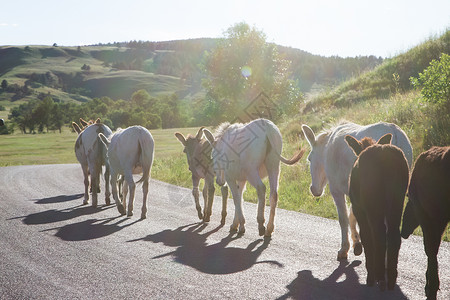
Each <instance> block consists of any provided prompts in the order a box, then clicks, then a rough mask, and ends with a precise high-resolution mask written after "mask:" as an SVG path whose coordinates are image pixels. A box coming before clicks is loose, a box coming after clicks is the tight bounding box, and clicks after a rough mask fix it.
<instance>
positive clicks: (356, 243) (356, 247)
mask: <svg viewBox="0 0 450 300" xmlns="http://www.w3.org/2000/svg"><path fill="white" fill-rule="evenodd" d="M348 220H349V223H350V232H351V236H352V240H353V253H354V254H355V255H356V256H358V255H361V253H362V244H361V239H360V237H359V233H358V229H356V224H357V221H356V217H355V215H354V214H353V208H352V207H350V214H349V216H348Z"/></svg>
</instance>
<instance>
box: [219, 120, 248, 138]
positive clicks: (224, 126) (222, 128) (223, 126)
mask: <svg viewBox="0 0 450 300" xmlns="http://www.w3.org/2000/svg"><path fill="white" fill-rule="evenodd" d="M242 126H243V124H242V123H234V124H231V123H230V122H224V123H222V124H220V125H219V126H218V127H217V128H216V130H215V132H214V136H215V137H216V139H220V138H221V137H222V136H223V135H224V134H225V132H226V131H227V130H228V129H230V128H232V127H233V128H238V127H242Z"/></svg>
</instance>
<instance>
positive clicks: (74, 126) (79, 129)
mask: <svg viewBox="0 0 450 300" xmlns="http://www.w3.org/2000/svg"><path fill="white" fill-rule="evenodd" d="M72 127H73V130H75V131H76V132H77V133H78V134H80V132H81V128H80V126H78V124H77V123H75V122H72Z"/></svg>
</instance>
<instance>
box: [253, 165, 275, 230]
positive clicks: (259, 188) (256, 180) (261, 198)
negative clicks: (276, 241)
mask: <svg viewBox="0 0 450 300" xmlns="http://www.w3.org/2000/svg"><path fill="white" fill-rule="evenodd" d="M248 182H250V184H251V185H253V186H254V187H255V189H256V194H257V195H258V213H257V216H256V221H257V222H258V231H259V235H261V236H262V235H264V234H266V228H265V227H264V222H265V219H264V208H265V206H266V186H265V185H264V183H263V182H262V180H261V177H260V176H259V173H258V170H256V171H255V172H253V173H251V174H249V176H248ZM271 213H272V210H271ZM269 224H270V220H269ZM269 224H268V226H269ZM272 230H273V228H272ZM269 235H270V234H269Z"/></svg>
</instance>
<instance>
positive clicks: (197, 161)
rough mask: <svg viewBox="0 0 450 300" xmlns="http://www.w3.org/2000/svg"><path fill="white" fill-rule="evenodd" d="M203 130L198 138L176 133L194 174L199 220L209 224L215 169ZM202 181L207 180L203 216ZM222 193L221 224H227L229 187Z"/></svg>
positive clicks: (193, 185)
mask: <svg viewBox="0 0 450 300" xmlns="http://www.w3.org/2000/svg"><path fill="white" fill-rule="evenodd" d="M203 128H204V127H201V128H200V129H199V130H198V132H197V135H196V136H192V135H190V134H188V135H187V136H186V137H184V135H183V134H181V133H179V132H176V133H175V136H176V137H177V139H178V140H179V141H180V142H181V144H183V146H184V150H183V152H184V153H186V157H187V161H188V165H189V171H191V173H192V195H193V196H194V200H195V207H196V209H197V213H198V217H199V219H201V220H203V221H204V222H209V220H210V217H211V213H212V204H213V200H214V191H215V188H214V169H213V163H212V159H211V150H212V147H211V145H210V144H209V143H208V141H206V140H204V139H202V136H203ZM200 179H204V180H205V186H204V187H203V200H204V207H203V214H202V208H201V206H200V202H199V197H200V193H199V190H198V186H199V183H200ZM221 192H222V219H221V221H220V223H221V224H222V225H224V224H225V218H226V216H227V198H228V187H227V185H223V186H222V187H221Z"/></svg>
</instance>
